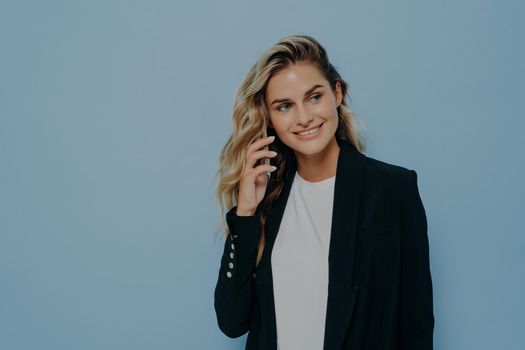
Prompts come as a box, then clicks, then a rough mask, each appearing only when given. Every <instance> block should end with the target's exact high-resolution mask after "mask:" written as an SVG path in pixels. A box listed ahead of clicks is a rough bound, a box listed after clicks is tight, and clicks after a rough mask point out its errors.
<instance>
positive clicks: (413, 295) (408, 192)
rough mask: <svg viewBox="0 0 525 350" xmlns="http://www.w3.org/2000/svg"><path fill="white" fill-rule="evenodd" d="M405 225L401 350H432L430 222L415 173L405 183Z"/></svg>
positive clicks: (402, 249) (402, 213)
mask: <svg viewBox="0 0 525 350" xmlns="http://www.w3.org/2000/svg"><path fill="white" fill-rule="evenodd" d="M401 223H402V230H403V231H402V248H401V251H402V258H401V349H403V350H431V349H432V348H433V331H434V313H433V300H432V299H433V297H432V278H431V274H430V263H429V244H428V235H427V219H426V214H425V208H424V206H423V203H422V201H421V197H420V195H419V190H418V185H417V173H416V172H415V171H414V170H410V171H409V172H408V177H407V179H406V180H405V188H404V193H403V198H402V203H401Z"/></svg>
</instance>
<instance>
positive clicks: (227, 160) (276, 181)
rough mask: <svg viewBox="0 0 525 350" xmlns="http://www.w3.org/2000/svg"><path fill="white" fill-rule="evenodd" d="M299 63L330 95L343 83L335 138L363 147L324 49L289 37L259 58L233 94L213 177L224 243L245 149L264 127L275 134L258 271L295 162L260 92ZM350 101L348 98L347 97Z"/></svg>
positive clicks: (304, 39) (311, 41)
mask: <svg viewBox="0 0 525 350" xmlns="http://www.w3.org/2000/svg"><path fill="white" fill-rule="evenodd" d="M298 62H301V63H311V64H313V65H314V66H315V67H317V68H318V69H319V71H320V72H321V73H322V75H323V76H324V77H325V78H326V80H327V81H328V82H329V83H330V87H331V89H332V91H333V92H334V93H335V87H336V82H339V83H340V84H341V92H342V95H343V100H342V102H341V104H340V105H339V107H338V108H337V113H338V118H339V121H338V127H337V130H336V135H335V136H336V138H337V139H338V140H347V141H349V142H351V143H352V144H353V145H354V146H355V147H356V149H357V150H358V151H360V152H363V151H364V149H365V147H366V145H365V142H364V140H363V139H362V136H361V135H360V133H359V129H360V128H359V126H358V125H357V122H358V119H356V117H355V115H354V113H353V112H352V110H351V109H350V106H349V104H347V103H346V101H345V99H346V97H347V93H348V90H349V87H348V84H347V83H346V82H345V81H344V80H343V79H342V78H341V76H340V75H339V73H338V72H337V70H336V69H335V68H334V66H333V65H332V64H331V63H330V61H329V59H328V55H327V53H326V50H325V49H324V48H323V46H321V44H320V43H319V42H318V41H317V40H316V39H314V38H313V37H311V36H308V35H289V36H286V37H284V38H282V39H280V40H279V41H278V42H277V43H276V44H275V45H274V46H272V47H271V48H270V49H268V50H267V51H265V52H264V53H263V54H262V55H261V57H260V58H259V60H258V61H257V62H256V63H255V64H254V65H253V66H252V67H251V69H250V70H249V72H248V74H247V75H246V77H245V79H244V81H243V82H242V84H241V85H240V86H239V87H238V88H237V90H236V91H235V99H234V106H233V119H232V124H233V125H232V126H233V130H232V134H231V135H230V137H229V138H228V140H227V142H226V144H225V145H224V147H223V148H222V150H221V153H220V158H219V167H218V170H217V172H216V174H215V177H214V178H217V176H218V177H219V183H218V186H217V189H216V197H217V201H218V202H219V205H220V207H221V218H222V220H221V225H220V228H219V231H222V232H224V233H225V237H226V238H228V235H229V234H230V230H229V227H228V225H227V223H226V220H225V213H226V211H228V210H230V209H231V208H232V207H233V206H234V205H237V196H238V194H239V187H240V186H239V184H240V178H241V174H242V172H243V167H244V163H245V159H246V150H247V148H248V146H249V144H250V143H251V142H253V141H255V140H256V139H257V138H259V137H260V136H261V135H262V134H263V128H267V129H266V130H267V134H268V135H275V140H274V142H272V143H271V144H270V145H269V149H270V150H274V151H276V152H277V156H276V157H273V158H272V163H273V164H276V165H277V170H276V171H274V172H272V176H271V180H270V182H269V183H268V185H267V186H268V187H267V189H266V194H265V196H264V198H263V200H262V201H261V203H260V205H261V211H260V213H261V215H260V216H259V220H260V224H261V225H260V228H261V231H260V238H259V243H258V249H257V259H256V266H257V265H258V264H259V262H260V260H261V257H262V254H263V250H264V244H265V230H264V227H265V222H266V218H267V216H268V213H269V211H270V209H271V206H272V203H273V201H274V200H275V199H276V198H278V197H279V195H280V193H281V191H282V189H283V187H284V181H283V180H284V175H285V169H286V164H287V163H288V162H290V161H295V155H294V153H293V151H292V150H291V148H290V147H288V146H287V145H285V144H284V143H282V142H281V141H280V140H279V137H278V136H277V135H276V134H275V132H273V131H272V130H271V129H270V128H268V125H270V124H269V121H270V116H269V112H268V110H267V108H266V100H265V93H264V92H265V89H266V86H267V84H268V82H269V81H270V79H271V78H272V77H273V76H274V75H275V74H276V73H277V72H279V71H280V70H282V69H284V68H287V67H289V66H291V65H293V64H295V63H298ZM348 98H349V99H350V97H348Z"/></svg>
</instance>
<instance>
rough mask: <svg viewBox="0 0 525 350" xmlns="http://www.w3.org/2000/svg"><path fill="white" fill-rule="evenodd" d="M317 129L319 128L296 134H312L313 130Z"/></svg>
mask: <svg viewBox="0 0 525 350" xmlns="http://www.w3.org/2000/svg"><path fill="white" fill-rule="evenodd" d="M317 130H319V127H317V128H315V129H312V130H309V131H304V132H298V133H297V134H299V135H310V134H313V133H314V132H316V131H317Z"/></svg>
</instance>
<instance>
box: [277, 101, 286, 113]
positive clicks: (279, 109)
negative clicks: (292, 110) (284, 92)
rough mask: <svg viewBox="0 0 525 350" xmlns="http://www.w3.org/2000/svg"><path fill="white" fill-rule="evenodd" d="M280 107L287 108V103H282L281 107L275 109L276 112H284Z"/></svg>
mask: <svg viewBox="0 0 525 350" xmlns="http://www.w3.org/2000/svg"><path fill="white" fill-rule="evenodd" d="M282 106H288V103H283V104H282V105H280V106H279V107H277V110H278V111H280V112H284V111H283V110H282V109H281V107H282Z"/></svg>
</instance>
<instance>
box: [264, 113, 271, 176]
mask: <svg viewBox="0 0 525 350" xmlns="http://www.w3.org/2000/svg"><path fill="white" fill-rule="evenodd" d="M267 128H268V126H267V125H266V119H265V120H264V122H263V137H264V138H267V137H268V132H267ZM264 149H265V150H267V151H268V150H269V146H268V145H266V146H264ZM264 163H265V164H267V165H270V158H268V157H264ZM266 175H267V176H268V181H270V177H271V175H272V172H271V171H267V172H266Z"/></svg>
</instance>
